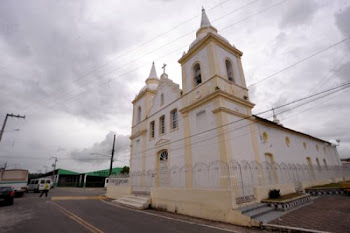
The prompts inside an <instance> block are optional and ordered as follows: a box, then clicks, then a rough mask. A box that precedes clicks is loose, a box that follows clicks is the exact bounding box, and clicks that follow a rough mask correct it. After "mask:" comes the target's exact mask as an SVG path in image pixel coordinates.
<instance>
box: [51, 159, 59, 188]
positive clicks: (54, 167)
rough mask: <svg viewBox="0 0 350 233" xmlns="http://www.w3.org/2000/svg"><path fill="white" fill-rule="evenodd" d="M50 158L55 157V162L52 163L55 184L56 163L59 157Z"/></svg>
mask: <svg viewBox="0 0 350 233" xmlns="http://www.w3.org/2000/svg"><path fill="white" fill-rule="evenodd" d="M50 159H55V162H54V163H53V164H52V166H53V172H52V177H53V184H54V185H55V180H56V179H55V171H56V163H57V161H58V159H57V157H54V156H53V157H51V158H50ZM57 182H58V180H57Z"/></svg>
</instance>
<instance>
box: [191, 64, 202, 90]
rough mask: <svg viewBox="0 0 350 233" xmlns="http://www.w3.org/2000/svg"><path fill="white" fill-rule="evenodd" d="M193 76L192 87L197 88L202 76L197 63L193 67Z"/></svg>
mask: <svg viewBox="0 0 350 233" xmlns="http://www.w3.org/2000/svg"><path fill="white" fill-rule="evenodd" d="M193 74H194V85H195V86H197V85H198V84H201V83H202V74H201V67H200V65H199V64H198V63H197V64H196V65H195V66H194V67H193Z"/></svg>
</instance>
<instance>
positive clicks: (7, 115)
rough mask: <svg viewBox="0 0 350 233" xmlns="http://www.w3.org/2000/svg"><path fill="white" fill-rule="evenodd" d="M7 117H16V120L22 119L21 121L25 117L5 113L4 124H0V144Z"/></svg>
mask: <svg viewBox="0 0 350 233" xmlns="http://www.w3.org/2000/svg"><path fill="white" fill-rule="evenodd" d="M8 117H16V118H23V119H25V118H26V116H20V115H19V114H17V115H14V114H12V113H11V114H9V113H7V114H6V117H5V120H4V123H3V124H2V129H1V132H0V142H1V138H2V135H3V134H4V131H5V126H6V122H7V118H8Z"/></svg>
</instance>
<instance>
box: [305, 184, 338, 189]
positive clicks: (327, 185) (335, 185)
mask: <svg viewBox="0 0 350 233" xmlns="http://www.w3.org/2000/svg"><path fill="white" fill-rule="evenodd" d="M322 188H341V184H340V183H330V184H325V185H318V186H313V187H311V188H310V189H322Z"/></svg>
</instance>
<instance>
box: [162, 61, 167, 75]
mask: <svg viewBox="0 0 350 233" xmlns="http://www.w3.org/2000/svg"><path fill="white" fill-rule="evenodd" d="M165 67H166V64H165V63H164V64H163V66H162V69H163V74H165Z"/></svg>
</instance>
